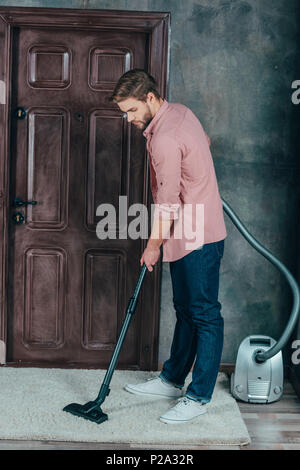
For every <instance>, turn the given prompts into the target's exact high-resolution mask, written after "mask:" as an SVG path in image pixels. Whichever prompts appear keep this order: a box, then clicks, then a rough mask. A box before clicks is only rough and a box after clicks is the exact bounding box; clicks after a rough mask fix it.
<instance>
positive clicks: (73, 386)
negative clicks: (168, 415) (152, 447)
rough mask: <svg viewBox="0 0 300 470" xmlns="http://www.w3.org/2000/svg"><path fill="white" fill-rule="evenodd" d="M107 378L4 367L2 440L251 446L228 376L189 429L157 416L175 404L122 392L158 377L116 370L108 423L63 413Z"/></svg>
mask: <svg viewBox="0 0 300 470" xmlns="http://www.w3.org/2000/svg"><path fill="white" fill-rule="evenodd" d="M104 374H105V371H104V370H75V369H68V370H66V369H39V368H6V367H0V395H1V399H0V439H23V440H24V439H25V440H56V441H76V442H78V441H79V442H103V443H106V442H113V443H135V444H145V445H147V444H160V445H163V444H165V445H168V444H172V445H174V444H175V445H185V446H186V445H207V444H210V445H245V444H248V443H249V442H250V437H249V434H248V431H247V428H246V426H245V424H244V422H243V420H242V417H241V414H240V411H239V408H238V406H237V404H236V401H235V400H234V399H233V398H232V396H231V395H230V393H229V383H228V379H227V377H226V375H225V374H219V376H218V381H217V384H216V387H215V390H214V394H213V398H212V401H211V402H210V403H209V404H208V405H207V406H208V411H207V413H206V414H205V415H203V416H200V417H199V418H197V420H196V421H194V422H191V423H189V424H184V425H168V424H164V423H162V422H160V421H159V416H160V415H161V414H163V413H164V412H165V411H166V410H168V409H169V408H170V406H171V405H172V404H175V403H176V401H172V400H166V399H159V400H157V399H153V398H151V397H143V396H136V395H133V394H130V393H128V392H126V391H125V390H123V386H124V384H125V383H138V382H142V381H144V380H146V379H148V378H151V377H155V376H156V375H158V372H141V371H138V372H137V371H119V370H117V371H115V373H114V375H113V378H112V381H111V392H110V395H109V396H108V397H107V398H106V400H105V402H104V404H103V405H102V409H103V411H104V412H105V413H107V414H108V421H106V422H104V423H102V424H95V423H92V422H90V421H87V420H84V419H82V418H78V417H75V416H73V415H71V414H69V413H66V412H64V411H62V409H63V407H64V406H65V405H67V404H69V403H70V402H78V403H82V404H83V403H85V402H87V401H90V400H94V399H95V398H96V396H97V394H98V390H99V386H100V385H101V382H102V380H103V378H104ZM188 379H190V376H189V377H188ZM188 383H189V380H187V382H186V385H188Z"/></svg>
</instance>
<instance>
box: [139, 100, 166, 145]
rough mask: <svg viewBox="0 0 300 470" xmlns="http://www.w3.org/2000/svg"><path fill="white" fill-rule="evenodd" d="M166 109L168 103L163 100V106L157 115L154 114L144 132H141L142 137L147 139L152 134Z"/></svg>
mask: <svg viewBox="0 0 300 470" xmlns="http://www.w3.org/2000/svg"><path fill="white" fill-rule="evenodd" d="M167 108H168V102H167V100H164V102H163V104H162V105H161V107H160V108H159V110H158V111H157V113H156V114H155V116H154V118H153V119H152V121H151V122H150V123H149V124H148V126H147V127H146V129H145V130H144V132H143V135H144V137H146V138H147V137H148V136H149V135H150V134H151V135H152V134H153V132H154V129H155V126H156V124H157V123H158V121H159V119H160V118H161V116H162V115H163V114H164V113H165V112H166V110H167Z"/></svg>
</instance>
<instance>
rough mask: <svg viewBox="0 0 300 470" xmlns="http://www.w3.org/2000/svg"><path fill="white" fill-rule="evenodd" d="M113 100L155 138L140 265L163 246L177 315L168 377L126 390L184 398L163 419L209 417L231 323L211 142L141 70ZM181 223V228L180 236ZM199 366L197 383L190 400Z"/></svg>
mask: <svg viewBox="0 0 300 470" xmlns="http://www.w3.org/2000/svg"><path fill="white" fill-rule="evenodd" d="M110 100H111V101H113V102H115V103H117V105H118V106H119V108H120V110H121V111H122V112H124V113H126V114H127V119H128V122H131V123H132V124H133V125H135V126H136V127H137V128H138V129H140V130H141V131H143V135H144V136H145V137H146V139H147V150H148V155H149V168H150V182H151V191H152V195H153V200H154V203H155V211H154V220H153V226H152V230H151V235H150V238H149V239H148V242H147V246H146V249H145V250H144V252H143V254H142V257H141V259H140V263H141V265H142V264H143V263H145V264H146V266H147V268H148V270H149V271H153V266H154V265H155V264H156V263H157V261H158V260H159V258H160V254H161V253H160V247H161V245H163V261H168V262H169V266H170V274H171V280H172V289H173V303H174V307H175V311H176V317H177V322H176V326H175V331H174V337H173V342H172V347H171V354H170V358H169V359H168V360H167V361H166V362H165V363H164V365H163V368H162V371H161V373H160V375H159V376H158V377H156V378H155V379H151V380H149V381H147V382H146V383H142V384H135V385H134V384H127V385H126V387H125V389H126V390H127V391H128V392H131V393H134V394H137V395H150V396H155V397H158V398H161V397H166V398H170V399H173V398H179V400H178V403H177V404H176V406H174V407H172V408H171V409H170V410H169V411H167V412H166V413H165V414H164V415H163V416H161V417H160V420H161V421H162V422H164V423H168V424H174V423H185V422H188V421H191V420H193V419H195V418H197V417H198V416H200V415H202V414H203V413H205V412H206V403H208V402H209V401H210V400H211V397H212V393H213V390H214V387H215V383H216V379H217V374H218V369H219V365H220V360H221V354H222V348H223V329H224V322H223V318H222V316H221V313H220V312H221V304H220V303H219V302H218V289H219V268H220V262H221V258H222V256H223V252H224V239H225V238H226V236H227V233H226V227H225V223H224V217H223V206H222V201H221V198H220V195H219V191H218V185H217V180H216V175H215V170H214V165H213V160H212V156H211V153H210V149H209V145H210V140H209V138H208V136H207V135H206V133H205V132H204V130H203V128H202V125H201V123H200V122H199V120H198V119H197V117H196V116H195V115H194V113H193V112H192V111H191V110H190V109H189V108H187V107H186V106H184V105H182V104H179V103H169V102H167V101H166V100H163V99H162V98H161V96H160V94H159V92H158V89H157V84H156V82H155V80H154V78H153V77H152V76H151V75H149V74H148V73H146V72H145V71H144V70H141V69H133V70H130V71H128V72H126V73H125V74H124V75H122V77H121V78H120V79H119V81H118V83H117V85H116V87H115V89H114V92H113V94H112V96H111V97H110ZM188 205H190V206H188ZM197 206H199V207H200V208H201V207H203V208H204V212H201V211H200V214H202V215H203V216H204V217H202V225H201V224H200V229H201V227H202V232H203V234H202V236H200V238H199V233H198V232H199V230H198V232H197V229H196V230H195V227H196V228H197V227H199V224H198V222H199V220H198V221H197V220H196V219H197V217H195V211H196V214H197V210H196V209H197ZM186 207H190V208H191V207H192V209H193V211H194V212H192V213H191V212H186V213H185V211H184V209H185V208H186ZM198 219H199V217H198ZM187 225H190V227H189V229H190V233H192V232H193V233H194V234H195V236H196V242H195V243H194V244H191V242H190V240H191V237H190V233H189V234H187V233H186V230H183V228H184V229H186V227H187ZM178 226H179V228H181V231H179V232H176V230H177V229H178ZM200 231H201V230H200ZM176 233H177V235H178V233H180V234H181V236H175V235H176ZM200 235H201V234H200ZM200 241H201V243H200ZM197 242H198V244H197ZM194 361H195V362H194ZM193 363H194V367H193V373H192V382H191V383H190V384H189V385H188V387H187V389H186V392H185V395H184V396H183V397H182V389H183V386H184V382H185V379H186V377H187V375H188V373H189V372H190V370H191V368H192V365H193ZM180 397H181V398H180Z"/></svg>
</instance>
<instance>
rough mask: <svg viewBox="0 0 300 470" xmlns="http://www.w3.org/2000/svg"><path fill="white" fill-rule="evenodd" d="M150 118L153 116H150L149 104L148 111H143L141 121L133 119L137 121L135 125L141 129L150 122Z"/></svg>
mask: <svg viewBox="0 0 300 470" xmlns="http://www.w3.org/2000/svg"><path fill="white" fill-rule="evenodd" d="M152 119H153V117H152V114H151V112H150V109H149V106H148V111H146V112H145V114H144V116H143V120H142V121H135V122H136V123H137V124H135V126H136V127H138V128H139V129H140V130H142V131H143V130H144V129H146V127H147V126H148V125H149V124H150V122H151V121H152Z"/></svg>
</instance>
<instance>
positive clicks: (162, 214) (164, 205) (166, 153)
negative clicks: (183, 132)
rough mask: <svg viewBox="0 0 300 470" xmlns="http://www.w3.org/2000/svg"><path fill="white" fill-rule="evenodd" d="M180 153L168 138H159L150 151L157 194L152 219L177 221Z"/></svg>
mask: <svg viewBox="0 0 300 470" xmlns="http://www.w3.org/2000/svg"><path fill="white" fill-rule="evenodd" d="M181 160H182V151H181V149H180V146H179V144H178V143H177V141H176V140H175V139H174V138H172V137H170V136H167V135H165V136H160V137H159V139H157V141H156V142H155V144H154V145H153V149H152V164H153V168H154V171H155V175H156V182H157V192H156V195H155V198H154V201H155V211H154V217H156V218H160V219H163V220H165V219H178V216H179V209H180V196H179V195H180V181H181Z"/></svg>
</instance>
